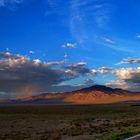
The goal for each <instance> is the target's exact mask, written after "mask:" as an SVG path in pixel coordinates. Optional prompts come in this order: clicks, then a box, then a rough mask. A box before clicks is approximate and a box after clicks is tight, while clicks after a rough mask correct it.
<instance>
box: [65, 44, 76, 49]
mask: <svg viewBox="0 0 140 140" xmlns="http://www.w3.org/2000/svg"><path fill="white" fill-rule="evenodd" d="M62 47H63V48H76V47H77V44H76V43H66V44H65V45H62Z"/></svg>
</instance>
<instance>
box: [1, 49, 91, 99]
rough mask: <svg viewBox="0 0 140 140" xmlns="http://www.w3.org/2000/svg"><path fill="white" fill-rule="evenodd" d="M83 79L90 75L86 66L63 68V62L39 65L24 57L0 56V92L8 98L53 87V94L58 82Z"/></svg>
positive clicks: (76, 65)
mask: <svg viewBox="0 0 140 140" xmlns="http://www.w3.org/2000/svg"><path fill="white" fill-rule="evenodd" d="M85 75H93V73H92V71H91V70H90V69H88V68H87V66H86V63H85V62H78V63H75V64H71V65H68V66H66V65H65V63H64V62H63V61H60V62H42V61H41V60H39V59H34V60H31V59H30V58H28V57H26V56H23V55H18V54H11V53H9V52H6V53H0V90H1V92H6V93H8V94H9V96H11V97H18V98H19V97H24V96H25V97H26V96H29V95H30V94H33V95H34V94H38V93H40V92H47V91H50V90H52V89H53V87H54V90H52V91H55V87H56V86H57V85H58V84H60V83H61V82H64V81H68V80H71V79H74V78H77V77H79V76H85ZM61 88H62V87H61Z"/></svg>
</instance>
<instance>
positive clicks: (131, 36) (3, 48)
mask: <svg viewBox="0 0 140 140" xmlns="http://www.w3.org/2000/svg"><path fill="white" fill-rule="evenodd" d="M139 7H140V1H139V0H86V1H83V0H0V98H24V97H27V96H32V95H38V94H40V93H44V92H45V93H46V92H52V93H54V92H65V91H73V90H77V89H81V88H84V87H89V86H92V85H95V84H100V85H105V86H109V87H112V88H122V89H125V90H131V91H140V28H139V25H140V14H139V13H140V8H139Z"/></svg>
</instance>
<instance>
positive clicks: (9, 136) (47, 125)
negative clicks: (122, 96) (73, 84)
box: [0, 104, 140, 140]
mask: <svg viewBox="0 0 140 140" xmlns="http://www.w3.org/2000/svg"><path fill="white" fill-rule="evenodd" d="M138 133H140V106H139V105H138V104H120V105H119V104H110V105H65V106H5V107H2V106H1V107H0V140H121V139H123V138H126V137H129V136H132V135H135V134H138Z"/></svg>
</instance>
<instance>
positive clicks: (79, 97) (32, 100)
mask: <svg viewBox="0 0 140 140" xmlns="http://www.w3.org/2000/svg"><path fill="white" fill-rule="evenodd" d="M138 100H140V94H139V93H136V92H130V91H127V90H122V89H113V88H110V87H106V86H102V85H94V86H91V87H88V88H84V89H80V90H77V91H72V92H65V93H42V94H40V95H37V96H31V97H28V98H24V99H15V100H10V99H6V100H0V104H45V105H47V104H103V103H117V102H127V101H138Z"/></svg>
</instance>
